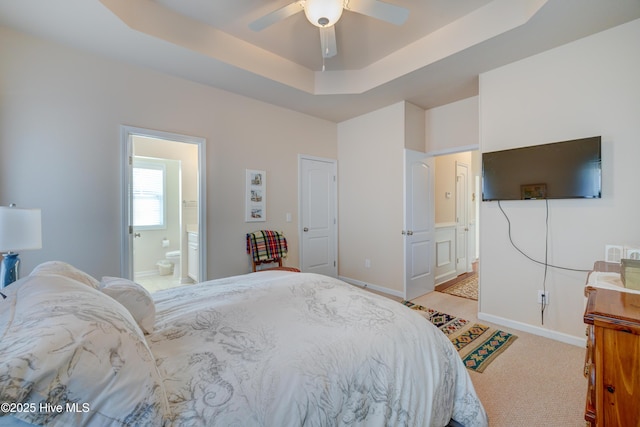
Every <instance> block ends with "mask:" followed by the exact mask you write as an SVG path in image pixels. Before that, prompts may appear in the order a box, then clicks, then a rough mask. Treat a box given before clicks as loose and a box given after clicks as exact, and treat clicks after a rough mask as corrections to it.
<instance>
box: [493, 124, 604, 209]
mask: <svg viewBox="0 0 640 427" xmlns="http://www.w3.org/2000/svg"><path fill="white" fill-rule="evenodd" d="M600 144H601V137H599V136H594V137H591V138H582V139H574V140H571V141H562V142H554V143H551V144H542V145H534V146H530V147H523V148H514V149H510V150H502V151H493V152H487V153H483V154H482V200H484V201H490V200H535V199H577V198H586V199H599V198H601V197H602V178H601V150H600Z"/></svg>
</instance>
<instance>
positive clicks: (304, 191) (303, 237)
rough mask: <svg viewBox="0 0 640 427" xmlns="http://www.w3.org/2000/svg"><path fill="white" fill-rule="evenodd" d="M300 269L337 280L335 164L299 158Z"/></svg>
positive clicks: (315, 159)
mask: <svg viewBox="0 0 640 427" xmlns="http://www.w3.org/2000/svg"><path fill="white" fill-rule="evenodd" d="M299 170H300V176H299V188H300V195H299V196H300V197H299V200H300V202H299V203H300V207H299V209H300V215H299V218H300V224H299V226H300V231H299V236H300V269H301V270H302V271H304V272H309V273H318V274H324V275H327V276H331V277H337V276H338V262H337V253H338V249H337V227H338V225H337V222H338V218H337V217H338V214H337V182H336V174H337V172H336V162H335V160H327V159H319V158H314V157H303V156H301V157H300V158H299Z"/></svg>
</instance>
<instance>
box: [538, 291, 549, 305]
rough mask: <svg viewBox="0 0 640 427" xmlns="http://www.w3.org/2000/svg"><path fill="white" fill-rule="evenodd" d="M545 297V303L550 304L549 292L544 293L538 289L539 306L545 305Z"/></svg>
mask: <svg viewBox="0 0 640 427" xmlns="http://www.w3.org/2000/svg"><path fill="white" fill-rule="evenodd" d="M543 297H544V303H545V304H549V291H543V290H542V289H538V304H542V303H543Z"/></svg>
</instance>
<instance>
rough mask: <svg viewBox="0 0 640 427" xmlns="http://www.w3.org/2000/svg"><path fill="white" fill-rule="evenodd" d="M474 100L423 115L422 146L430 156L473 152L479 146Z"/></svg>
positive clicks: (472, 98) (476, 107)
mask: <svg viewBox="0 0 640 427" xmlns="http://www.w3.org/2000/svg"><path fill="white" fill-rule="evenodd" d="M478 108H479V100H478V97H477V96H474V97H471V98H467V99H463V100H460V101H456V102H452V103H451V104H447V105H443V106H441V107H436V108H431V109H429V110H427V111H426V113H425V127H426V144H427V152H428V153H430V154H442V153H447V154H448V153H452V152H454V151H461V150H465V151H466V150H474V149H477V147H478V144H479V134H480V133H479V132H480V131H479V124H478V120H479V113H478Z"/></svg>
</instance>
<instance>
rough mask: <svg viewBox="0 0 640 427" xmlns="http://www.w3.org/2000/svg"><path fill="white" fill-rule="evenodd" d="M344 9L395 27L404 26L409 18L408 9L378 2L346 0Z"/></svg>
mask: <svg viewBox="0 0 640 427" xmlns="http://www.w3.org/2000/svg"><path fill="white" fill-rule="evenodd" d="M345 9H347V10H350V11H352V12H356V13H360V14H362V15H367V16H370V17H372V18H376V19H379V20H381V21H386V22H389V23H391V24H395V25H402V24H404V23H405V21H406V20H407V18H408V17H409V9H405V8H404V7H400V6H396V5H393V4H389V3H383V2H381V1H378V0H347V1H346V2H345Z"/></svg>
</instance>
